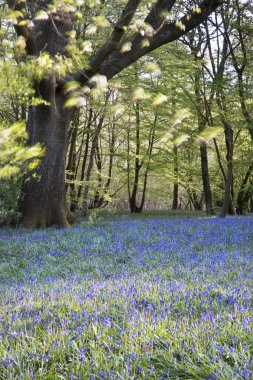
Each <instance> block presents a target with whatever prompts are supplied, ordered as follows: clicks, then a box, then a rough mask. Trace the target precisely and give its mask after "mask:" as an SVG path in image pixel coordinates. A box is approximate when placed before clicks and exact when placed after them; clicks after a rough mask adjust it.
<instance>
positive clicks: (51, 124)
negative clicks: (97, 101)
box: [20, 96, 73, 228]
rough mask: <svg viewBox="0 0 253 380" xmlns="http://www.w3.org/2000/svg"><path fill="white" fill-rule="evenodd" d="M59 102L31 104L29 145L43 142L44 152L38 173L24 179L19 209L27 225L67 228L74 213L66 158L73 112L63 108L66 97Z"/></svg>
mask: <svg viewBox="0 0 253 380" xmlns="http://www.w3.org/2000/svg"><path fill="white" fill-rule="evenodd" d="M55 100H56V103H55V106H56V107H54V106H53V105H51V106H50V107H49V106H45V105H39V106H38V107H31V108H30V110H29V114H28V123H27V129H28V133H29V145H35V144H36V143H41V144H42V145H43V146H44V147H45V154H44V156H43V158H42V160H41V163H40V165H39V167H38V168H37V169H36V175H30V176H29V178H26V179H25V180H24V184H23V192H24V198H23V200H22V201H21V204H20V209H21V212H22V215H23V218H22V225H23V226H24V227H28V228H34V227H42V228H44V227H48V226H52V225H57V226H58V227H68V226H69V223H70V222H72V221H73V216H72V215H71V213H70V211H69V210H68V208H67V203H66V186H65V158H66V151H67V133H68V127H69V121H70V117H71V111H67V110H66V109H64V98H63V97H62V96H58V99H55Z"/></svg>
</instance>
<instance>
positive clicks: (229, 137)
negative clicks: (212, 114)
mask: <svg viewBox="0 0 253 380" xmlns="http://www.w3.org/2000/svg"><path fill="white" fill-rule="evenodd" d="M224 127H225V138H226V144H227V149H228V152H227V175H226V185H225V193H224V200H223V205H222V209H221V212H220V218H225V217H226V215H227V212H228V206H229V202H230V199H231V187H232V180H233V153H234V132H233V129H232V128H231V126H230V125H229V123H225V125H224Z"/></svg>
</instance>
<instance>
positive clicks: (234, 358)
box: [0, 212, 253, 380]
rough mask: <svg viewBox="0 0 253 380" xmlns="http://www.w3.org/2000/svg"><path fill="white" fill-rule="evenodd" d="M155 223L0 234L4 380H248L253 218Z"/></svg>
mask: <svg viewBox="0 0 253 380" xmlns="http://www.w3.org/2000/svg"><path fill="white" fill-rule="evenodd" d="M151 214H152V213H147V214H146V215H145V214H144V217H143V216H141V215H139V216H138V217H132V216H129V215H128V216H127V215H125V216H124V213H121V214H118V213H117V214H115V215H113V214H112V213H109V215H107V216H106V213H105V214H104V215H101V214H97V215H96V214H93V216H92V217H91V216H90V217H89V218H88V221H87V222H82V223H81V224H80V225H77V226H75V227H73V228H71V229H62V230H56V229H48V230H34V231H26V230H22V229H8V228H1V229H0V380H2V379H43V380H45V379H66V380H68V379H72V380H73V379H81V380H89V379H108V380H113V379H129V380H130V379H132V380H134V379H135V380H137V379H154V380H155V379H206V380H207V379H209V380H214V379H220V380H232V379H233V380H241V379H243V380H251V379H252V370H253V368H252V366H253V337H252V329H253V292H252V291H253V276H252V273H253V233H252V231H253V218H252V217H235V218H227V219H222V220H221V219H218V218H209V219H208V218H204V217H202V215H201V217H200V215H198V217H196V215H195V218H192V217H191V216H192V214H189V215H186V214H183V213H182V214H180V215H179V214H177V215H176V216H174V217H172V215H171V214H167V215H166V214H165V213H164V212H161V213H160V214H159V215H157V213H156V214H154V213H153V215H151ZM91 215H92V214H91Z"/></svg>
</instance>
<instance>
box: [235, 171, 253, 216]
mask: <svg viewBox="0 0 253 380" xmlns="http://www.w3.org/2000/svg"><path fill="white" fill-rule="evenodd" d="M252 170H253V165H250V166H249V167H248V170H247V171H246V173H245V176H244V178H243V181H242V184H241V187H240V190H239V192H238V195H237V202H236V203H237V207H236V213H237V214H238V215H241V214H244V212H245V211H246V210H247V205H248V202H249V199H250V189H246V185H247V183H248V180H249V178H250V175H251V173H252Z"/></svg>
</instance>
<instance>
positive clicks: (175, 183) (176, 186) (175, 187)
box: [172, 144, 179, 210]
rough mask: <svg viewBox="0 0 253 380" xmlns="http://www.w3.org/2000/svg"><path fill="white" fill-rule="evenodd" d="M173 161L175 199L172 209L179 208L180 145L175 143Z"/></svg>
mask: <svg viewBox="0 0 253 380" xmlns="http://www.w3.org/2000/svg"><path fill="white" fill-rule="evenodd" d="M173 161H174V184H173V201H172V210H177V208H178V188H179V185H178V147H177V145H175V144H174V145H173Z"/></svg>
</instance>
